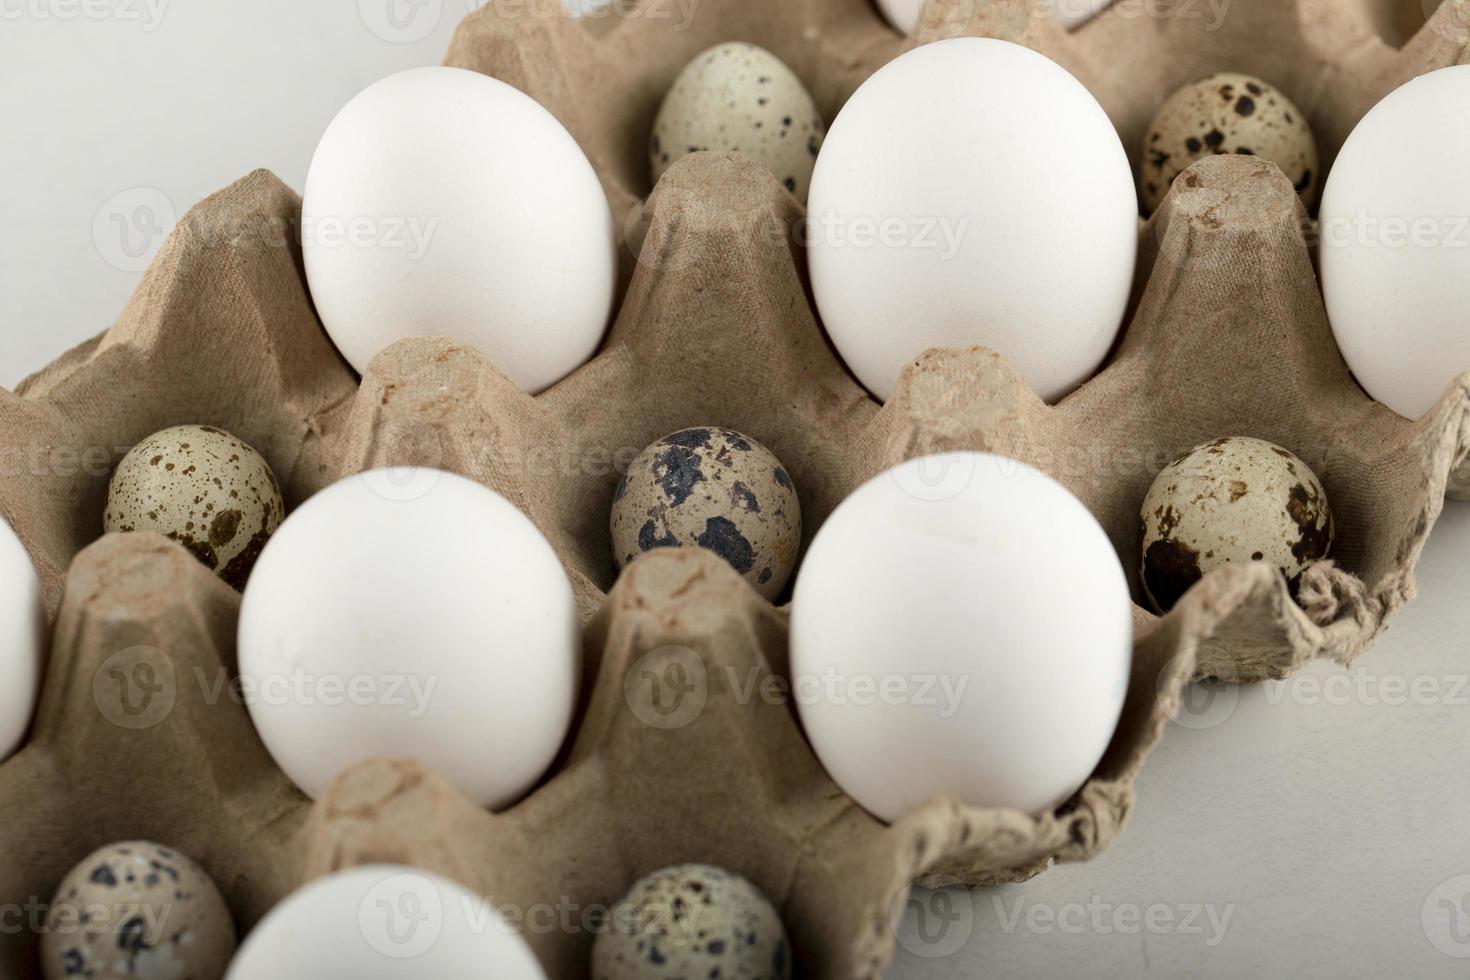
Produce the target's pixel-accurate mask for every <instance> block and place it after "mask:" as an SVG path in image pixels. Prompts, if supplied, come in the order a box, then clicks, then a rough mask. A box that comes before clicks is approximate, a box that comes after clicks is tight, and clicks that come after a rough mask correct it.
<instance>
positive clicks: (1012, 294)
mask: <svg viewBox="0 0 1470 980" xmlns="http://www.w3.org/2000/svg"><path fill="white" fill-rule="evenodd" d="M809 215H810V231H809V235H810V241H811V244H810V249H809V258H810V268H811V279H812V289H813V292H814V293H815V295H816V300H817V305H818V307H819V309H820V312H821V315H822V320H823V322H824V324H825V325H826V328H827V331H828V333H829V334H830V336H831V338H832V342H833V343H834V344H835V345H836V347H837V350H838V351H839V352H840V353H841V355H842V357H843V358H844V359H845V360H846V362H847V366H848V367H849V368H850V369H851V370H852V372H853V373H854V374H855V375H856V376H857V378H858V380H859V381H861V382H862V383H863V384H864V385H865V386H866V387H867V388H868V390H869V391H871V392H872V393H873V394H874V395H876V396H878V398H880V399H884V400H886V399H887V398H888V397H889V395H890V394H892V392H893V388H894V385H895V384H896V383H897V381H898V375H899V372H900V370H901V369H902V368H903V367H904V365H906V364H908V363H909V362H911V361H912V360H914V359H915V358H917V357H918V356H919V355H920V354H921V353H923V352H924V351H925V350H927V349H929V348H933V347H969V346H974V345H984V346H986V347H989V348H991V349H992V350H995V351H997V352H998V353H1000V354H1002V355H1004V356H1005V357H1006V359H1007V360H1008V361H1009V362H1010V363H1011V364H1012V365H1013V366H1014V367H1015V368H1016V369H1017V370H1018V371H1019V372H1020V374H1021V376H1022V377H1024V378H1025V379H1026V381H1027V382H1028V383H1029V384H1030V385H1031V386H1032V387H1033V388H1035V389H1036V391H1037V393H1038V394H1040V395H1041V396H1042V397H1043V398H1046V399H1049V400H1054V399H1057V398H1060V397H1061V396H1062V395H1064V394H1066V393H1067V392H1068V391H1070V390H1071V389H1072V388H1074V387H1076V386H1077V385H1079V384H1081V383H1082V382H1083V381H1085V380H1086V379H1087V378H1088V377H1089V376H1090V375H1091V374H1092V372H1093V371H1094V370H1096V368H1097V367H1098V365H1099V364H1101V363H1102V360H1103V358H1104V357H1105V356H1106V355H1107V352H1108V350H1109V349H1110V348H1111V347H1112V344H1113V339H1114V338H1115V337H1116V336H1117V332H1118V327H1119V325H1120V324H1121V323H1122V319H1123V312H1124V308H1125V307H1126V305H1127V302H1128V294H1129V291H1130V290H1131V288H1132V282H1133V268H1134V262H1135V260H1136V256H1137V236H1138V208H1137V197H1136V194H1135V192H1134V188H1133V175H1132V172H1131V169H1130V167H1129V164H1128V157H1127V154H1126V153H1124V151H1123V145H1122V143H1120V142H1119V140H1118V134H1117V132H1116V131H1115V130H1114V129H1113V124H1112V123H1111V122H1110V121H1109V120H1108V117H1107V114H1106V113H1105V112H1103V110H1102V107H1101V106H1099V105H1098V104H1097V100H1096V99H1094V98H1093V97H1092V96H1091V95H1090V94H1089V93H1088V91H1087V89H1085V88H1083V86H1082V84H1081V83H1080V82H1078V81H1077V80H1076V79H1075V78H1073V77H1072V76H1071V75H1069V74H1067V72H1066V71H1064V70H1063V69H1062V68H1061V67H1060V66H1058V65H1057V64H1055V63H1054V62H1052V61H1050V60H1048V59H1047V58H1045V57H1043V56H1042V55H1039V54H1037V53H1035V52H1034V51H1030V50H1028V49H1026V48H1023V47H1021V46H1020V45H1016V44H1011V43H1009V42H1006V41H997V40H991V39H986V38H954V39H951V40H947V41H939V42H936V43H933V44H926V45H924V46H923V47H919V48H916V49H914V50H913V51H910V52H908V53H907V54H904V55H902V56H900V57H899V58H897V59H895V60H894V61H892V62H890V63H889V64H888V65H887V66H885V67H884V68H882V69H881V70H880V71H878V73H877V74H875V75H873V76H872V77H871V78H870V79H868V81H867V82H865V83H864V84H863V86H862V87H861V88H859V89H858V90H857V92H856V93H855V94H854V95H853V97H852V98H851V99H850V100H849V101H848V103H847V106H846V107H845V108H844V109H843V110H842V112H841V114H840V115H838V117H837V120H836V121H835V122H834V123H833V124H832V129H831V131H830V132H829V133H828V135H827V142H826V143H825V144H824V145H823V147H822V153H821V156H820V157H819V158H818V160H817V168H816V172H815V174H814V175H813V177H812V193H811V201H810V206H809Z"/></svg>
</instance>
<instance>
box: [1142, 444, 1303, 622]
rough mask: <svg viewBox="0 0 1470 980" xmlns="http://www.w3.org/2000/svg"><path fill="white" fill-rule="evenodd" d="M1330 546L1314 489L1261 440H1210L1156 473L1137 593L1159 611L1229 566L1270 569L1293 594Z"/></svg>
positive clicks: (1297, 466)
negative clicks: (1254, 565)
mask: <svg viewBox="0 0 1470 980" xmlns="http://www.w3.org/2000/svg"><path fill="white" fill-rule="evenodd" d="M1331 547H1332V511H1331V509H1330V508H1329V507H1328V505H1327V492H1326V491H1325V490H1324V489H1323V488H1322V482H1321V481H1320V480H1318V479H1317V476H1316V474H1314V473H1313V472H1312V471H1311V469H1309V468H1308V467H1307V464H1306V463H1303V462H1302V461H1301V460H1300V459H1298V458H1297V457H1296V456H1294V455H1292V454H1291V453H1289V452H1287V451H1286V450H1285V449H1282V448H1281V447H1280V446H1275V445H1272V444H1271V443H1269V442H1265V441H1263V440H1261V439H1248V438H1242V437H1234V438H1228V439H1217V440H1215V441H1214V442H1209V443H1206V444H1205V445H1203V446H1199V447H1198V448H1196V449H1193V450H1191V451H1190V452H1189V453H1188V454H1186V455H1184V456H1182V457H1180V458H1179V459H1176V460H1175V461H1174V462H1172V463H1170V464H1169V465H1168V466H1166V467H1164V469H1163V471H1162V472H1160V473H1159V475H1158V478H1157V479H1155V480H1154V484H1153V487H1152V488H1151V489H1150V490H1149V492H1148V497H1147V498H1146V499H1145V500H1144V502H1143V566H1142V579H1143V588H1144V591H1145V593H1147V595H1148V598H1149V601H1150V602H1151V603H1152V604H1153V606H1154V608H1155V609H1157V610H1158V611H1160V612H1167V611H1168V610H1169V609H1171V608H1172V607H1173V606H1174V603H1176V602H1177V601H1179V598H1180V597H1181V596H1183V595H1184V593H1185V592H1187V591H1189V588H1190V586H1192V585H1194V583H1196V582H1198V581H1199V580H1200V579H1201V578H1203V577H1204V576H1205V575H1206V574H1208V573H1209V572H1211V571H1213V570H1214V569H1216V568H1218V567H1220V566H1221V565H1225V564H1228V563H1232V562H1235V563H1247V562H1263V563H1265V564H1268V565H1272V566H1275V567H1276V568H1279V569H1281V574H1283V575H1285V576H1286V578H1287V580H1288V581H1289V582H1290V583H1292V585H1293V586H1295V584H1296V582H1297V580H1298V579H1299V578H1300V576H1301V573H1302V572H1303V571H1304V570H1305V569H1306V568H1307V566H1309V565H1311V564H1312V563H1313V562H1317V561H1320V560H1322V559H1323V558H1326V557H1327V553H1328V551H1329V549H1330V548H1331Z"/></svg>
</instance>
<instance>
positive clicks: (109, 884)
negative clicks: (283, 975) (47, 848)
mask: <svg viewBox="0 0 1470 980" xmlns="http://www.w3.org/2000/svg"><path fill="white" fill-rule="evenodd" d="M234 953H235V926H234V923H233V922H232V921H231V919H230V910H229V909H228V908H227V907H226V906H225V900H224V898H223V897H221V895H220V893H219V889H217V888H216V887H215V885H214V882H212V881H210V880H209V876H208V875H206V874H205V873H204V872H203V871H202V870H201V869H200V868H199V866H198V865H197V864H195V863H194V862H193V861H191V860H189V859H188V858H186V857H185V856H184V855H182V854H180V853H178V852H177V851H174V850H170V849H169V848H167V847H161V846H159V845H158V844H152V843H148V842H146V841H130V842H126V843H121V844H110V845H108V846H107V847H104V848H102V849H101V850H98V851H96V852H94V853H93V854H91V855H90V856H88V857H87V858H86V859H84V860H83V861H82V862H81V863H80V864H78V865H77V866H76V867H75V868H73V869H72V870H71V872H70V873H69V874H68V875H67V876H66V877H65V878H64V879H62V882H61V886H60V887H59V888H58V889H57V890H56V897H55V898H53V899H52V900H51V908H50V911H49V913H48V916H47V920H46V931H45V934H44V935H43V936H42V938H41V969H42V972H43V973H44V974H45V976H46V978H47V980H63V978H68V977H91V978H93V980H123V978H128V980H185V978H187V980H219V978H220V977H223V976H224V975H225V968H226V967H228V966H229V963H230V957H231V956H233V955H234Z"/></svg>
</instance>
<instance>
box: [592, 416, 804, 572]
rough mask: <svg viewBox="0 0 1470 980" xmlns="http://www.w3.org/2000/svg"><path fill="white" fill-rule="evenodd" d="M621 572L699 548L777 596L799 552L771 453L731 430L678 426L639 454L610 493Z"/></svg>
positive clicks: (791, 493) (789, 504)
mask: <svg viewBox="0 0 1470 980" xmlns="http://www.w3.org/2000/svg"><path fill="white" fill-rule="evenodd" d="M612 541H613V553H614V556H615V558H616V559H617V564H618V567H619V568H626V567H627V566H628V565H629V564H630V563H632V561H633V560H634V559H635V558H637V557H638V556H639V555H642V554H643V553H645V552H648V551H653V550H654V549H656V548H676V547H679V546H681V545H697V546H699V547H701V548H707V549H709V550H710V551H713V552H715V553H716V554H717V555H719V556H720V557H722V558H724V559H725V560H726V561H727V562H729V563H730V565H731V566H732V567H733V568H734V569H735V570H736V571H737V572H739V573H740V574H741V575H743V576H745V579H746V581H748V582H750V584H751V585H753V586H754V587H755V589H756V591H758V592H759V593H760V594H761V595H763V596H765V597H766V598H767V599H774V598H776V596H778V595H780V594H781V590H782V588H784V587H785V585H786V580H787V579H788V578H790V577H791V571H792V569H793V568H794V567H795V566H796V553H797V551H798V549H799V548H800V547H801V502H800V500H799V499H798V498H797V495H796V488H795V487H794V486H793V485H792V483H791V477H790V475H789V474H788V473H787V472H786V468H785V467H783V466H782V465H781V461H780V460H778V459H777V458H776V457H775V456H774V455H773V454H772V453H771V451H770V450H769V449H767V448H766V447H765V446H762V445H761V444H760V443H758V442H756V441H755V440H754V439H752V438H750V437H749V436H744V435H741V434H740V433H738V432H734V431H732V430H730V429H720V428H697V429H684V430H682V431H680V432H675V433H674V434H673V435H669V436H665V437H664V438H662V439H660V440H659V441H658V442H656V443H654V444H653V445H651V446H649V447H648V448H647V449H645V450H643V452H642V453H640V454H639V455H638V457H637V458H636V459H635V460H633V463H632V465H631V466H629V467H628V472H627V474H626V475H625V476H624V477H623V479H622V481H621V482H619V484H618V488H617V490H616V492H615V493H614V494H613V507H612Z"/></svg>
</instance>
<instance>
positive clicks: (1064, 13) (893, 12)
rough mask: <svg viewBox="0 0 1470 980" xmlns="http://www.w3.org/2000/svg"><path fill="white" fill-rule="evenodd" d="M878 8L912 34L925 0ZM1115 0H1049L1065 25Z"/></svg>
mask: <svg viewBox="0 0 1470 980" xmlns="http://www.w3.org/2000/svg"><path fill="white" fill-rule="evenodd" d="M876 2H877V4H878V9H879V10H880V11H882V13H883V16H884V17H885V18H887V19H888V23H890V24H892V25H893V29H894V30H896V31H898V32H899V33H900V34H906V35H911V34H913V33H914V32H915V31H916V30H918V28H919V15H920V14H921V13H922V12H923V9H924V0H876ZM1112 4H1113V0H1048V5H1049V6H1050V7H1051V11H1052V13H1053V14H1054V15H1055V16H1056V18H1057V20H1059V21H1061V23H1062V25H1063V26H1064V27H1067V28H1069V29H1071V28H1076V27H1080V26H1081V25H1083V24H1085V23H1087V22H1088V21H1089V20H1091V19H1092V18H1094V17H1096V16H1097V15H1098V14H1099V13H1101V12H1102V11H1104V10H1106V9H1107V8H1108V7H1110V6H1112Z"/></svg>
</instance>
